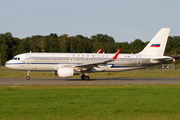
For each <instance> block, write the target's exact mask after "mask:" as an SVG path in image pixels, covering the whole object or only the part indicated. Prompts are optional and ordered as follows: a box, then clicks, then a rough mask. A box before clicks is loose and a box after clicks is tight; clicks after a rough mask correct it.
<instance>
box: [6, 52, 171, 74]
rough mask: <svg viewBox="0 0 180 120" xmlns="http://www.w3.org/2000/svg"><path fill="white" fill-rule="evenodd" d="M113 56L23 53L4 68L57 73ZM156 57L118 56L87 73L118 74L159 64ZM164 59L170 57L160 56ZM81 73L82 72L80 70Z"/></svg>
mask: <svg viewBox="0 0 180 120" xmlns="http://www.w3.org/2000/svg"><path fill="white" fill-rule="evenodd" d="M113 56H114V54H96V53H23V54H19V55H16V56H15V57H14V58H13V59H12V60H9V61H8V62H7V63H6V67H8V68H11V69H16V70H28V71H57V69H58V68H59V67H64V66H66V67H68V66H76V65H81V64H85V63H96V62H97V63H98V62H102V61H106V60H109V59H111V58H112V57H113ZM156 57H157V56H146V55H143V56H142V55H139V54H119V56H118V58H117V59H116V60H115V61H112V62H109V63H107V64H99V65H98V66H94V67H93V69H90V70H89V71H88V72H101V71H105V72H119V71H126V70H132V69H138V68H143V67H147V66H151V65H155V64H158V63H161V62H157V61H153V60H152V58H156ZM162 57H163V58H164V57H166V59H171V57H167V56H162ZM81 71H83V70H81Z"/></svg>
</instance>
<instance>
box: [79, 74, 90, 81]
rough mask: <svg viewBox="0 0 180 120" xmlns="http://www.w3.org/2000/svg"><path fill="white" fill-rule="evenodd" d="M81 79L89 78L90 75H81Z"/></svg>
mask: <svg viewBox="0 0 180 120" xmlns="http://www.w3.org/2000/svg"><path fill="white" fill-rule="evenodd" d="M81 79H82V80H89V79H90V77H89V76H88V75H84V74H82V75H81Z"/></svg>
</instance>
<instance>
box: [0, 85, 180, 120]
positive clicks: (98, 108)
mask: <svg viewBox="0 0 180 120" xmlns="http://www.w3.org/2000/svg"><path fill="white" fill-rule="evenodd" d="M179 93H180V85H0V119H1V120H12V119H16V120H19V119H21V120H32V119H33V120H44V119H46V120H59V119H61V120H72V119H73V120H117V119H118V120H121V119H122V120H179V119H180V94H179Z"/></svg>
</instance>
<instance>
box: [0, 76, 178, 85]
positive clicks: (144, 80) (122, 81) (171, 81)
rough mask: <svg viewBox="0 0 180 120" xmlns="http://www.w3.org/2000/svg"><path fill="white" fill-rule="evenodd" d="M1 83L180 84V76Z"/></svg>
mask: <svg viewBox="0 0 180 120" xmlns="http://www.w3.org/2000/svg"><path fill="white" fill-rule="evenodd" d="M0 84H1V85H10V84H14V85H35V84H38V85H39V84H42V85H43V84H62V85H68V84H79V85H87V84H180V78H179V77H178V78H92V79H91V80H89V81H84V80H81V79H79V78H64V79H62V78H31V80H26V79H25V78H1V79H0Z"/></svg>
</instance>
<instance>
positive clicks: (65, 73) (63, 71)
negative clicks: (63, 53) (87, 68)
mask: <svg viewBox="0 0 180 120" xmlns="http://www.w3.org/2000/svg"><path fill="white" fill-rule="evenodd" d="M73 75H74V70H73V68H58V70H57V76H58V77H72V76H73Z"/></svg>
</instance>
